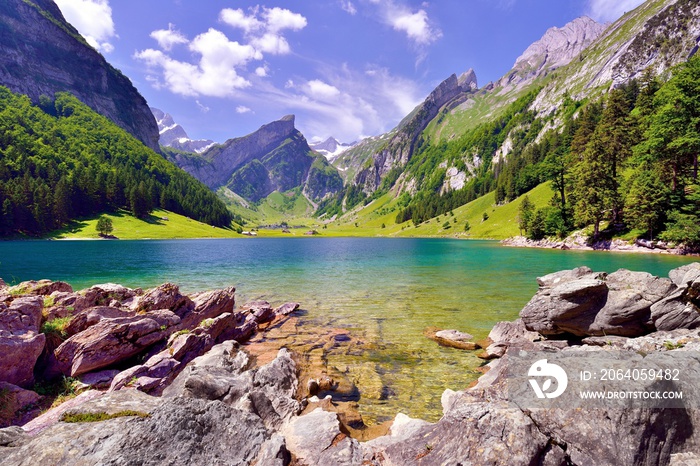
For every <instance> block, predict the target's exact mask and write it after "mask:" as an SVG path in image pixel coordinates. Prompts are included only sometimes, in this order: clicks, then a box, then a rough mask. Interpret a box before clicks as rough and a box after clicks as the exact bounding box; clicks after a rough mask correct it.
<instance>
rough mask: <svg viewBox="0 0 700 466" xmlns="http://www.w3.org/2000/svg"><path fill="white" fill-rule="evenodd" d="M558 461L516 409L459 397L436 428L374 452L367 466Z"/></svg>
mask: <svg viewBox="0 0 700 466" xmlns="http://www.w3.org/2000/svg"><path fill="white" fill-rule="evenodd" d="M563 457H564V455H563V451H562V449H561V448H560V447H559V446H557V445H556V444H553V443H552V442H551V439H550V438H549V437H548V436H546V435H545V434H543V433H542V432H540V430H539V429H538V426H537V424H536V423H535V422H534V421H533V420H532V419H531V418H530V417H529V416H528V415H527V414H526V413H524V412H523V411H521V410H520V409H518V408H517V407H514V406H511V405H509V404H508V403H506V402H503V401H489V400H484V399H480V398H476V397H469V396H463V397H462V399H461V400H460V401H459V402H458V403H455V404H454V405H453V407H452V408H451V409H450V410H449V411H448V412H447V413H446V414H445V416H444V417H443V418H442V419H441V420H440V421H439V422H437V423H436V424H433V425H428V426H424V427H422V428H420V429H419V430H418V431H417V432H416V433H414V434H413V435H412V436H410V437H409V438H407V439H405V440H403V441H399V442H395V443H392V444H391V445H389V446H388V447H387V448H386V449H384V450H381V451H380V452H374V454H373V455H372V458H370V461H372V463H370V464H386V465H399V464H425V465H432V464H446V465H447V464H449V465H457V464H465V465H466V464H470V465H472V464H473V465H487V464H489V465H491V464H494V465H495V464H542V463H540V462H544V461H545V460H546V459H547V458H550V459H551V458H561V459H563ZM544 464H547V463H544ZM554 464H559V463H554Z"/></svg>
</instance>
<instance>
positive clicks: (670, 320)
mask: <svg viewBox="0 0 700 466" xmlns="http://www.w3.org/2000/svg"><path fill="white" fill-rule="evenodd" d="M669 276H670V277H671V280H673V282H674V283H675V284H676V285H677V289H675V291H674V292H673V293H670V294H669V295H668V296H666V297H665V298H664V299H662V300H660V301H659V302H657V303H655V304H654V305H653V306H651V320H652V321H653V322H654V327H655V328H656V329H657V330H674V329H679V328H685V329H694V328H698V327H700V263H697V262H695V263H693V264H688V265H686V266H683V267H680V268H678V269H674V270H671V272H669Z"/></svg>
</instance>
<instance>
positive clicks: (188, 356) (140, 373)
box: [110, 305, 275, 395]
mask: <svg viewBox="0 0 700 466" xmlns="http://www.w3.org/2000/svg"><path fill="white" fill-rule="evenodd" d="M262 308H263V309H268V311H266V312H259V313H257V317H256V313H250V311H249V310H245V311H240V312H237V313H229V312H226V313H224V314H221V315H220V316H218V317H216V318H213V319H206V320H204V321H203V322H202V323H201V324H200V325H199V326H198V327H197V328H195V329H193V330H192V331H190V332H187V333H180V334H173V335H172V336H171V338H170V339H169V341H168V346H167V348H166V349H164V350H163V351H161V352H160V353H158V354H155V355H154V356H151V357H150V358H149V359H148V361H146V362H145V363H144V364H143V365H140V366H135V367H132V368H129V369H127V370H125V371H123V372H121V373H120V374H119V375H117V376H116V377H115V378H114V380H113V381H112V385H111V387H110V390H111V391H114V390H120V389H122V388H124V387H127V386H128V387H135V388H137V389H139V390H141V391H145V392H147V393H150V394H153V395H159V394H161V393H162V391H163V390H164V389H165V388H166V387H167V386H168V385H169V384H170V383H171V382H172V381H173V380H174V379H175V377H176V376H177V375H178V374H179V373H180V371H181V370H182V368H184V367H185V365H187V364H188V363H189V362H191V361H192V360H194V359H195V358H197V357H199V356H201V355H203V354H205V353H207V352H208V351H209V350H210V349H211V348H213V347H214V345H216V344H218V343H221V342H224V341H232V340H235V341H237V342H241V343H242V342H244V341H247V340H248V339H249V338H250V337H251V336H252V335H253V334H254V333H255V331H256V330H257V328H258V324H261V323H264V322H266V320H264V319H269V320H272V319H274V317H275V314H274V313H273V312H272V311H271V309H269V305H268V306H267V307H265V306H262ZM142 379H143V380H142ZM156 379H157V380H158V382H157V383H156V381H155V380H156Z"/></svg>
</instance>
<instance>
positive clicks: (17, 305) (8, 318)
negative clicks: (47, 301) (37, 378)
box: [0, 296, 46, 388]
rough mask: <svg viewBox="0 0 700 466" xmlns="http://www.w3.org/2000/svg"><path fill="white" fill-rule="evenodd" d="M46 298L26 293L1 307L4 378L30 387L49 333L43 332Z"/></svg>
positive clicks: (1, 377)
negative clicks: (41, 328) (41, 331)
mask: <svg viewBox="0 0 700 466" xmlns="http://www.w3.org/2000/svg"><path fill="white" fill-rule="evenodd" d="M43 305H44V298H43V297H41V296H25V297H21V298H16V299H14V300H13V301H12V302H11V303H10V306H9V307H6V308H4V309H0V382H8V383H11V384H13V385H18V386H20V387H25V388H26V387H29V386H31V385H32V383H33V382H34V365H35V364H36V361H37V359H39V356H41V352H42V351H43V350H44V345H45V343H46V336H45V335H44V334H43V333H39V330H40V326H41V310H42V308H43Z"/></svg>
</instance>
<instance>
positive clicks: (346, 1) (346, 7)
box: [340, 0, 357, 16]
mask: <svg viewBox="0 0 700 466" xmlns="http://www.w3.org/2000/svg"><path fill="white" fill-rule="evenodd" d="M340 8H342V9H343V11H345V12H346V13H348V14H351V15H353V16H354V15H355V14H357V8H355V5H354V4H353V3H352V2H351V1H350V0H340Z"/></svg>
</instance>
